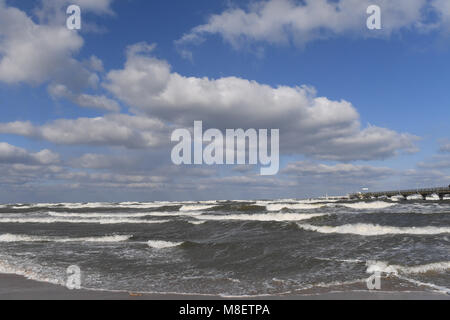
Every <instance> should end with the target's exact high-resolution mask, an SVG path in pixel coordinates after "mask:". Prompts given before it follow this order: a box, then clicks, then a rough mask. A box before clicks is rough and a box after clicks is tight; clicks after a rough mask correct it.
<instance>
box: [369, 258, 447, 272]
mask: <svg viewBox="0 0 450 320" xmlns="http://www.w3.org/2000/svg"><path fill="white" fill-rule="evenodd" d="M447 270H450V261H442V262H435V263H429V264H424V265H418V266H412V267H406V266H400V265H389V264H388V263H387V262H384V261H368V262H367V273H375V272H383V273H402V274H422V273H428V272H445V271H447Z"/></svg>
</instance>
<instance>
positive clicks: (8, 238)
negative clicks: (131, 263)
mask: <svg viewBox="0 0 450 320" xmlns="http://www.w3.org/2000/svg"><path fill="white" fill-rule="evenodd" d="M131 237H132V235H114V236H103V237H85V238H60V237H39V236H28V235H16V234H3V235H0V242H10V243H11V242H63V243H65V242H102V243H108V242H123V241H127V240H129V239H130V238H131Z"/></svg>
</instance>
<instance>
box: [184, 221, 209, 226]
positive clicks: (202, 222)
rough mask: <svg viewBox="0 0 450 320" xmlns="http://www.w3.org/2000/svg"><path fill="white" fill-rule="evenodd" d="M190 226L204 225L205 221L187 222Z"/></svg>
mask: <svg viewBox="0 0 450 320" xmlns="http://www.w3.org/2000/svg"><path fill="white" fill-rule="evenodd" d="M188 222H189V223H190V224H195V225H200V224H204V223H205V222H206V221H188Z"/></svg>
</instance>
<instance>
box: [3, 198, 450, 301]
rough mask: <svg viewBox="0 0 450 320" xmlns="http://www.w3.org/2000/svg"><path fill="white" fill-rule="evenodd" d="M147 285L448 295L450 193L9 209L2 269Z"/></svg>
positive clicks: (114, 285)
mask: <svg viewBox="0 0 450 320" xmlns="http://www.w3.org/2000/svg"><path fill="white" fill-rule="evenodd" d="M71 266H76V267H77V268H79V270H80V287H81V288H84V289H89V290H101V291H114V292H116V291H119V292H121V291H123V292H140V293H170V294H182V295H183V294H186V295H192V294H195V295H214V296H221V297H258V296H290V295H301V294H305V295H310V294H320V293H329V292H348V291H368V290H381V291H390V292H411V291H422V292H423V291H427V292H438V293H441V294H443V295H448V294H450V272H449V271H450V199H449V198H445V199H444V200H439V199H428V200H421V199H420V200H419V199H415V200H414V199H412V200H401V199H393V200H390V199H381V200H370V201H360V200H348V199H334V200H327V199H308V200H298V199H281V200H257V201H247V200H245V201H244V200H235V201H200V202H196V201H186V202H121V203H41V204H3V205H0V273H6V274H16V275H22V276H24V277H27V278H29V279H32V280H36V281H42V282H49V283H53V284H58V285H62V286H65V285H67V283H68V277H70V273H69V270H73V267H72V269H70V268H69V267H71Z"/></svg>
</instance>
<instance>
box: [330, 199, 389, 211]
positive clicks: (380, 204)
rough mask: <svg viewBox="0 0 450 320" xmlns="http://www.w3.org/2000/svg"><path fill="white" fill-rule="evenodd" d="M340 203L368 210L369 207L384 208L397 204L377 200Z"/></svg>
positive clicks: (352, 207) (348, 206)
mask: <svg viewBox="0 0 450 320" xmlns="http://www.w3.org/2000/svg"><path fill="white" fill-rule="evenodd" d="M339 205H342V206H344V207H347V208H351V209H359V210H367V209H384V208H389V207H392V206H395V205H397V204H396V203H389V202H384V201H375V202H356V203H341V204H339Z"/></svg>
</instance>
